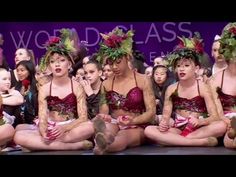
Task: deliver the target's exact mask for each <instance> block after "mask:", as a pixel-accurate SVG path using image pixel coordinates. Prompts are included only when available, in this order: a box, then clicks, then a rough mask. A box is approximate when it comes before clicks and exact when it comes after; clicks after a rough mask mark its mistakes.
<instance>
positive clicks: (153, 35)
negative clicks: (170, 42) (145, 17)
mask: <svg viewBox="0 0 236 177" xmlns="http://www.w3.org/2000/svg"><path fill="white" fill-rule="evenodd" d="M152 31H153V32H154V33H152ZM151 37H155V38H157V40H158V42H161V38H160V36H159V33H158V31H157V28H156V26H155V24H154V23H151V26H150V28H149V30H148V34H147V37H146V39H145V44H147V43H148V41H149V39H150V38H151Z"/></svg>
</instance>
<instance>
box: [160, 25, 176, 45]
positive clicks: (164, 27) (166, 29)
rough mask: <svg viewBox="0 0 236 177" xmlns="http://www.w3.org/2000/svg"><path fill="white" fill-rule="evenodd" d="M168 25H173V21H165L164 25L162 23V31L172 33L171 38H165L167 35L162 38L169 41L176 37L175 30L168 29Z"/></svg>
mask: <svg viewBox="0 0 236 177" xmlns="http://www.w3.org/2000/svg"><path fill="white" fill-rule="evenodd" d="M168 26H173V27H174V26H175V23H173V22H167V23H165V24H164V25H163V29H164V31H165V32H167V33H168V34H172V36H173V37H172V38H167V37H165V36H164V37H163V38H162V39H163V40H164V41H167V42H171V41H173V40H175V39H176V33H175V31H173V30H170V29H169V28H168Z"/></svg>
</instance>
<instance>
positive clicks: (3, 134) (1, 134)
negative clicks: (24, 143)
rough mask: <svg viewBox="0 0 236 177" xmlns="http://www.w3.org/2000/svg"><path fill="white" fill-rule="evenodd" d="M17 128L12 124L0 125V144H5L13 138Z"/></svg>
mask: <svg viewBox="0 0 236 177" xmlns="http://www.w3.org/2000/svg"><path fill="white" fill-rule="evenodd" d="M14 133H15V130H14V128H13V127H12V125H10V124H4V125H1V126H0V146H2V145H5V144H6V143H7V142H8V141H11V140H12V139H13V136H14Z"/></svg>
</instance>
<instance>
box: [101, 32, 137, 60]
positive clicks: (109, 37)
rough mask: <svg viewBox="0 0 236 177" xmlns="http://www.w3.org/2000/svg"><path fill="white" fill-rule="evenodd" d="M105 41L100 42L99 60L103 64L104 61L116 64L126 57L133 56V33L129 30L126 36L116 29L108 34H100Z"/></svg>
mask: <svg viewBox="0 0 236 177" xmlns="http://www.w3.org/2000/svg"><path fill="white" fill-rule="evenodd" d="M100 35H101V36H102V38H103V41H101V42H100V44H99V45H100V49H99V51H98V58H97V60H98V61H99V62H101V63H103V59H104V58H107V60H108V61H111V62H114V61H115V60H116V59H118V58H121V57H122V56H124V55H132V52H133V51H132V47H133V46H132V43H133V39H132V37H133V35H134V33H133V31H131V30H129V31H128V32H127V33H126V34H125V33H124V32H123V31H122V29H119V28H118V27H116V28H115V29H113V30H112V31H111V32H109V33H108V34H103V33H100Z"/></svg>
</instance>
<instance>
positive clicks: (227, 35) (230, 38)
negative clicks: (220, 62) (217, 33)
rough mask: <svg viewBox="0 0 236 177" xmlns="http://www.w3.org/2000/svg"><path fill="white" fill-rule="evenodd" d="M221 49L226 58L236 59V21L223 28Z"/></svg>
mask: <svg viewBox="0 0 236 177" xmlns="http://www.w3.org/2000/svg"><path fill="white" fill-rule="evenodd" d="M219 41H220V49H219V53H221V54H222V55H223V56H224V57H225V59H226V60H235V59H236V22H235V23H229V24H228V25H226V26H225V27H224V29H223V32H222V34H221V39H220V40H219Z"/></svg>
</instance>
